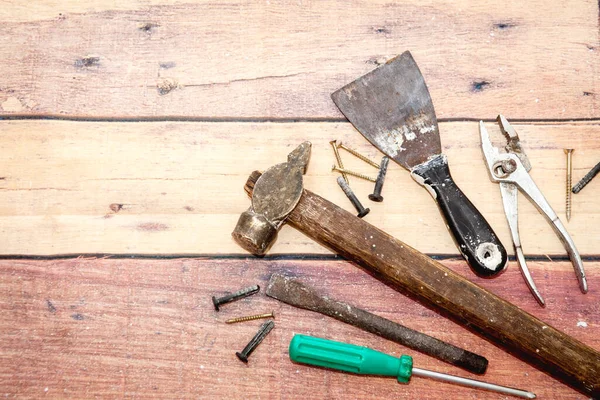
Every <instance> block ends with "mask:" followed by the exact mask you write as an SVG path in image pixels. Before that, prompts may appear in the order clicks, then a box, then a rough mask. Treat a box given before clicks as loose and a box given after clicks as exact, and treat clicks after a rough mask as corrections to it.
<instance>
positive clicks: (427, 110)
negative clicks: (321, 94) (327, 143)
mask: <svg viewBox="0 0 600 400" xmlns="http://www.w3.org/2000/svg"><path fill="white" fill-rule="evenodd" d="M331 98H332V99H333V101H334V103H335V104H336V105H337V106H338V108H339V109H340V110H341V111H342V113H344V115H345V116H346V118H348V120H349V121H350V122H351V123H352V124H353V125H354V126H355V127H356V129H358V131H359V132H360V133H361V134H362V135H363V136H364V137H365V138H366V139H367V140H368V141H369V142H371V143H372V144H373V145H374V146H375V147H377V148H378V149H379V150H381V151H382V152H383V153H385V154H386V155H387V156H388V157H390V158H392V159H394V160H395V161H396V162H397V163H399V164H400V165H402V166H404V167H405V168H408V169H409V170H410V169H412V168H413V167H414V166H416V165H419V164H421V163H423V162H425V161H427V160H428V159H429V158H430V157H433V156H436V155H438V154H440V153H441V152H442V146H441V144H440V135H439V130H438V124H437V119H436V117H435V111H434V109H433V103H432V101H431V97H430V95H429V91H428V90H427V86H426V85H425V80H424V79H423V75H421V71H419V67H417V64H416V63H415V60H414V59H413V57H412V55H411V54H410V52H408V51H406V52H404V53H402V54H401V55H399V56H397V57H395V58H393V59H391V60H390V61H388V62H387V63H385V64H384V65H382V66H380V67H379V68H377V69H375V70H373V71H371V72H369V73H368V74H366V75H364V76H362V77H360V78H358V79H357V80H355V81H354V82H352V83H350V84H348V85H346V86H344V87H343V88H341V89H339V90H338V91H336V92H334V93H333V94H332V95H331Z"/></svg>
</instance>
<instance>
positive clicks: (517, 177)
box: [479, 115, 588, 307]
mask: <svg viewBox="0 0 600 400" xmlns="http://www.w3.org/2000/svg"><path fill="white" fill-rule="evenodd" d="M497 121H498V124H499V125H500V129H501V131H502V133H504V135H505V136H506V139H507V145H506V147H505V150H506V152H502V153H501V152H500V150H499V149H498V148H497V147H494V146H493V145H492V142H491V141H490V136H489V134H488V131H487V129H486V128H485V125H484V124H483V121H480V122H479V133H480V134H481V148H482V150H483V156H484V159H485V162H486V164H487V167H488V171H489V174H490V179H491V180H492V182H497V183H499V184H500V193H501V195H502V203H503V204H504V213H505V214H506V219H507V221H508V226H509V228H510V233H511V236H512V240H513V244H514V248H515V254H516V257H517V262H518V264H519V266H520V267H521V273H522V274H523V278H524V279H525V283H526V284H527V286H528V287H529V290H530V291H531V293H532V294H533V296H534V297H535V299H536V300H537V302H538V303H539V304H540V305H541V306H542V307H544V306H545V301H544V299H543V297H542V295H541V294H540V292H539V290H538V289H537V287H536V286H535V283H534V281H533V278H532V277H531V273H530V272H529V269H528V268H527V263H526V262H525V256H524V254H523V249H522V248H521V239H520V237H519V224H518V221H519V219H518V218H519V217H518V205H517V204H518V202H517V193H518V191H517V189H518V190H520V191H521V192H523V194H524V195H525V196H527V198H529V200H530V201H531V202H532V203H533V204H534V205H535V206H536V207H537V209H538V210H539V211H540V212H541V213H542V214H543V215H544V216H545V217H546V219H547V220H548V222H549V223H550V225H552V228H554V231H555V233H556V235H557V236H558V238H559V239H560V240H561V242H562V243H563V245H564V247H565V249H566V250H567V253H568V254H569V258H570V259H571V262H572V264H573V268H574V270H575V275H576V276H577V280H578V281H579V288H580V289H581V292H583V293H587V291H588V287H587V281H586V278H585V271H584V269H583V263H582V261H581V256H580V255H579V252H578V251H577V248H576V247H575V243H573V239H571V236H570V235H569V233H568V232H567V230H566V229H565V226H564V225H563V224H562V222H561V221H560V219H559V218H558V215H556V213H555V212H554V210H553V209H552V207H551V206H550V204H549V203H548V201H547V200H546V198H545V197H544V195H543V194H542V192H541V191H540V189H539V188H538V187H537V185H536V184H535V182H534V181H533V179H532V178H531V175H529V171H530V170H531V164H530V162H529V159H528V158H527V155H526V154H525V151H524V150H523V148H522V147H521V142H520V140H519V135H518V134H517V132H516V131H515V130H514V128H513V127H512V126H511V125H510V124H509V123H508V121H507V120H506V118H504V116H502V115H499V116H498V118H497Z"/></svg>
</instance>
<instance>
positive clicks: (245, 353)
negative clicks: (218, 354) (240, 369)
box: [235, 321, 275, 363]
mask: <svg viewBox="0 0 600 400" xmlns="http://www.w3.org/2000/svg"><path fill="white" fill-rule="evenodd" d="M274 326H275V323H274V322H273V321H267V322H265V323H264V324H262V326H261V327H260V329H259V330H258V332H257V333H256V335H254V337H253V338H252V340H251V341H250V343H248V344H247V345H246V347H244V350H242V351H241V352H236V353H235V355H236V356H237V357H238V358H239V359H240V360H241V361H243V362H245V363H247V362H248V357H249V356H250V354H252V352H253V351H254V349H256V348H257V347H258V345H259V344H260V342H262V341H263V339H264V338H265V336H267V335H268V334H269V332H271V329H273V327H274Z"/></svg>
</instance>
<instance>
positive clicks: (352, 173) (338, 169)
mask: <svg viewBox="0 0 600 400" xmlns="http://www.w3.org/2000/svg"><path fill="white" fill-rule="evenodd" d="M331 170H332V171H338V172H341V173H342V175H343V174H348V175H350V176H355V177H357V178H360V179H364V180H366V181H370V182H377V179H375V178H372V177H370V176H366V175H363V174H360V173H358V172H354V171H350V170H347V169H344V168H338V167H336V166H335V165H334V166H333V168H331ZM346 183H348V182H346Z"/></svg>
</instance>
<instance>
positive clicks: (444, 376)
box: [412, 367, 535, 399]
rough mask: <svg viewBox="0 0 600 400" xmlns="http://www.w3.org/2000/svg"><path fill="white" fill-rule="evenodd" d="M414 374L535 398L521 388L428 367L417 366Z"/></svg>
mask: <svg viewBox="0 0 600 400" xmlns="http://www.w3.org/2000/svg"><path fill="white" fill-rule="evenodd" d="M412 374H413V375H414V376H421V377H423V378H431V379H437V380H438V381H445V382H450V383H456V384H457V385H463V386H470V387H474V388H478V389H484V390H491V391H493V392H498V393H504V394H509V395H511V396H518V397H523V398H525V399H535V394H534V393H531V392H527V391H525V390H521V389H515V388H511V387H507V386H500V385H495V384H493V383H487V382H482V381H478V380H475V379H468V378H461V377H460V376H454V375H448V374H443V373H441V372H435V371H428V370H426V369H421V368H415V367H413V369H412Z"/></svg>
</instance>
